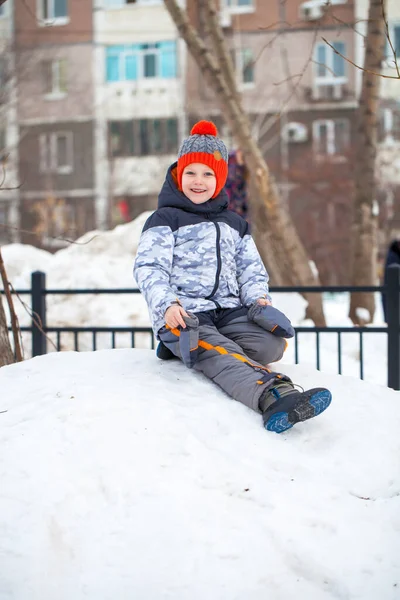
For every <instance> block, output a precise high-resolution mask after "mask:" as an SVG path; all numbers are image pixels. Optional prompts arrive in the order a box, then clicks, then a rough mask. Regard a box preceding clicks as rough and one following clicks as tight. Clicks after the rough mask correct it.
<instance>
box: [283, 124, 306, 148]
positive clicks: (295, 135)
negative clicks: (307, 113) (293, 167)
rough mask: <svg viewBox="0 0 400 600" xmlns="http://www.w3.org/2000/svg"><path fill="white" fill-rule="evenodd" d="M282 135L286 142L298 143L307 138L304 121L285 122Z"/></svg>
mask: <svg viewBox="0 0 400 600" xmlns="http://www.w3.org/2000/svg"><path fill="white" fill-rule="evenodd" d="M282 137H283V139H284V140H285V141H286V142H293V143H300V142H306V141H307V140H308V130H307V126H306V125H304V123H296V122H295V121H293V122H292V123H287V124H286V125H285V126H284V127H283V129H282Z"/></svg>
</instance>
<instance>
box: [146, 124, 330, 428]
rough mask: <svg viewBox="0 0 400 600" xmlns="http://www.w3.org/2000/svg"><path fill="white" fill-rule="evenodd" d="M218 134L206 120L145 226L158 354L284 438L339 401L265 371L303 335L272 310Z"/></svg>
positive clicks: (170, 172)
mask: <svg viewBox="0 0 400 600" xmlns="http://www.w3.org/2000/svg"><path fill="white" fill-rule="evenodd" d="M217 134H218V132H217V128H216V127H215V125H214V123H211V122H209V121H200V122H199V123H196V125H195V126H194V127H193V128H192V130H191V135H190V137H188V138H187V139H185V140H184V141H183V143H182V145H181V148H180V150H179V155H178V162H177V163H175V164H173V165H172V166H171V167H170V168H169V170H168V172H167V177H166V180H165V183H164V185H163V188H162V190H161V193H160V195H159V199H158V210H156V211H155V212H154V213H153V214H152V215H151V216H150V217H149V219H148V220H147V222H146V223H145V225H144V228H143V232H142V235H141V238H140V242H139V247H138V251H137V255H136V260H135V266H134V275H135V279H136V281H137V283H138V286H139V288H140V291H141V292H142V293H143V295H144V297H145V299H146V302H147V305H148V308H149V312H150V316H151V320H152V326H153V330H154V333H155V335H156V336H157V338H158V339H159V340H160V341H161V345H160V350H159V351H158V352H157V355H158V356H160V357H165V358H167V357H168V355H169V356H177V357H179V358H180V359H181V360H183V361H184V363H185V364H186V365H187V366H189V367H192V366H193V367H194V368H195V369H196V370H197V371H200V372H201V373H203V374H204V375H206V376H207V377H208V378H210V379H211V380H212V381H214V382H215V383H216V384H217V385H218V386H219V387H221V388H222V389H223V390H224V391H225V392H226V393H227V394H229V395H230V396H231V397H232V398H234V399H235V400H238V401H239V402H243V403H244V404H246V405H247V406H249V407H250V408H252V409H254V410H255V411H257V412H260V413H261V414H262V416H263V421H264V426H265V428H266V429H268V430H269V431H275V432H277V433H281V432H282V431H285V430H286V429H289V428H290V427H292V426H293V425H294V424H295V423H298V422H299V421H305V420H306V419H310V418H312V417H314V416H316V415H318V414H320V413H321V412H322V411H324V410H325V409H326V408H327V407H328V406H329V404H330V402H331V393H330V392H329V391H328V390H326V389H324V388H315V389H312V390H308V391H301V392H300V391H298V390H297V389H296V388H295V386H294V384H293V383H292V382H291V380H290V379H289V377H287V376H286V375H282V374H280V373H275V372H271V371H270V370H269V369H268V368H267V367H266V365H268V364H269V363H271V362H275V361H277V360H280V359H281V358H282V355H283V352H284V350H285V348H286V340H285V339H284V337H292V336H293V334H294V331H293V328H292V327H291V325H290V321H289V320H288V319H287V318H286V317H285V316H284V315H283V314H282V313H280V312H279V311H278V310H277V309H275V308H273V307H272V303H271V297H270V295H269V291H268V274H267V272H266V270H265V268H264V265H263V263H262V261H261V258H260V256H259V254H258V251H257V249H256V246H255V244H254V241H253V239H252V238H251V236H250V234H249V226H248V224H247V223H246V221H245V220H244V219H242V218H241V217H240V216H239V215H237V214H235V213H233V212H231V211H229V210H227V204H228V202H227V196H226V192H225V191H224V190H223V187H224V184H225V181H226V177H227V173H228V152H227V149H226V147H225V144H224V143H223V142H222V140H220V139H219V138H218V137H217Z"/></svg>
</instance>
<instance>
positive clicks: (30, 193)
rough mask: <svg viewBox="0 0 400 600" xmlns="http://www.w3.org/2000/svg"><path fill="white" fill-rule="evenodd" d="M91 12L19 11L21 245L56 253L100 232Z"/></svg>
mask: <svg viewBox="0 0 400 600" xmlns="http://www.w3.org/2000/svg"><path fill="white" fill-rule="evenodd" d="M92 13H93V10H92V5H91V2H81V1H80V0H26V1H25V2H16V3H15V5H14V26H15V30H14V44H15V61H16V63H15V72H16V78H17V110H18V123H19V182H20V225H21V240H22V241H23V242H26V243H33V244H38V245H40V246H43V247H46V248H48V249H52V248H54V249H57V248H59V247H60V246H62V245H64V244H65V243H66V242H65V241H64V240H65V238H66V239H75V238H76V237H78V236H79V235H82V234H83V233H84V232H85V231H87V230H88V229H92V228H93V227H94V226H95V218H94V217H95V209H94V200H95V198H94V190H95V181H94V162H93V136H94V123H93V102H94V90H93V15H92Z"/></svg>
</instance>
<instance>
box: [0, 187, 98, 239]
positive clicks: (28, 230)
mask: <svg viewBox="0 0 400 600" xmlns="http://www.w3.org/2000/svg"><path fill="white" fill-rule="evenodd" d="M3 189H7V188H3ZM10 189H15V188H10ZM0 227H3V228H4V229H12V230H13V231H19V232H21V233H26V234H28V235H37V232H35V231H31V230H30V229H21V227H13V226H12V225H6V223H0ZM99 235H101V233H96V235H94V236H92V237H91V238H90V239H89V240H88V241H87V242H77V241H76V240H69V239H68V238H63V237H61V236H54V235H49V236H48V238H49V239H51V240H57V241H60V242H68V244H75V245H76V246H86V244H90V242H92V241H93V240H94V239H95V238H97V237H99Z"/></svg>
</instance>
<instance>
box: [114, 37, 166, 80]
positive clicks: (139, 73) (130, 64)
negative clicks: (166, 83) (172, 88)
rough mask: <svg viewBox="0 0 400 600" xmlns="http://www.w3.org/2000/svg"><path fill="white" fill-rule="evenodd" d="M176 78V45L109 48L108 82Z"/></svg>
mask: <svg viewBox="0 0 400 600" xmlns="http://www.w3.org/2000/svg"><path fill="white" fill-rule="evenodd" d="M155 77H162V78H166V79H172V78H175V77H176V43H175V42H158V43H156V44H134V45H130V46H109V47H108V48H107V53H106V78H107V81H108V82H114V81H135V80H137V79H150V78H155Z"/></svg>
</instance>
